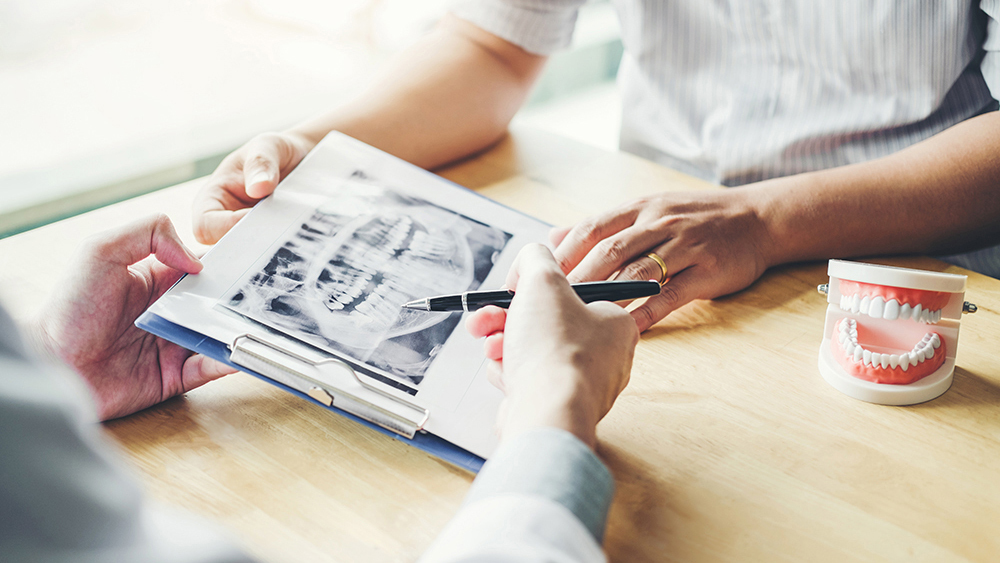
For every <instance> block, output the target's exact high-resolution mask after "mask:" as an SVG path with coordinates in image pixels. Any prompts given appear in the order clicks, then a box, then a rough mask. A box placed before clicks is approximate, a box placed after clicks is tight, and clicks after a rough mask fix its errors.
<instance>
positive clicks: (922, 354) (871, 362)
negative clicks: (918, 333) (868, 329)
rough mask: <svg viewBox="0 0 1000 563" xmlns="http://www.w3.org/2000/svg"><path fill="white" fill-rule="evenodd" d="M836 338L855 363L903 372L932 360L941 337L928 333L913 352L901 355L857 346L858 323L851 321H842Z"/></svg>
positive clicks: (939, 344)
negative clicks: (929, 359)
mask: <svg viewBox="0 0 1000 563" xmlns="http://www.w3.org/2000/svg"><path fill="white" fill-rule="evenodd" d="M838 338H839V340H840V345H841V347H842V348H843V349H844V352H845V353H846V354H847V356H848V357H849V358H852V359H853V360H854V361H855V362H861V363H863V364H865V365H868V366H872V367H881V368H883V369H887V368H888V369H892V368H895V367H899V368H901V369H902V370H903V371H906V370H908V369H909V368H910V366H915V365H917V364H920V363H922V362H923V361H924V360H926V359H928V358H933V357H934V350H936V349H938V348H940V347H941V337H940V336H938V335H937V334H934V333H932V332H928V333H927V334H925V335H924V337H923V338H922V339H921V340H920V342H918V343H917V344H916V345H915V346H914V347H913V350H910V351H909V352H903V353H902V354H880V353H878V352H871V351H869V350H865V349H864V348H863V347H861V346H860V345H859V344H858V323H857V321H855V320H853V319H844V320H842V321H841V322H840V330H839V336H838Z"/></svg>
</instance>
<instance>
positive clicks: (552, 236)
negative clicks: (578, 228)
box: [549, 227, 570, 248]
mask: <svg viewBox="0 0 1000 563" xmlns="http://www.w3.org/2000/svg"><path fill="white" fill-rule="evenodd" d="M569 231H570V227H552V228H551V229H550V230H549V244H551V245H552V248H556V247H558V246H559V245H560V244H562V241H563V239H565V238H566V235H568V234H569Z"/></svg>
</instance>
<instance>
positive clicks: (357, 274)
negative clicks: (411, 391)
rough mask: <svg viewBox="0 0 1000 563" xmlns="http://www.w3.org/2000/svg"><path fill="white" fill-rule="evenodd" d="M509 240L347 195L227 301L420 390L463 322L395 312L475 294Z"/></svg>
mask: <svg viewBox="0 0 1000 563" xmlns="http://www.w3.org/2000/svg"><path fill="white" fill-rule="evenodd" d="M509 238H510V235H509V234H508V233H505V232H503V231H501V230H499V229H496V228H494V227H491V226H488V225H485V224H483V223H480V222H478V221H475V220H472V219H470V218H468V217H465V216H463V215H460V214H457V213H454V212H451V211H448V210H446V209H443V208H441V207H438V206H436V205H433V204H431V203H429V202H427V201H424V200H420V199H418V198H413V197H408V196H403V195H401V194H398V193H396V192H394V191H392V190H389V189H386V188H380V187H376V186H371V185H360V186H354V187H348V188H345V189H343V190H342V193H338V195H337V196H336V197H334V198H332V199H331V200H330V201H328V202H327V203H325V204H324V205H323V206H321V207H319V208H317V209H316V210H315V211H314V212H313V213H312V214H311V216H310V217H309V218H308V219H307V220H306V221H305V222H303V223H302V225H301V226H300V227H299V228H298V230H297V231H295V232H294V233H292V234H291V236H290V237H289V238H288V239H287V240H286V241H284V243H283V244H281V245H280V247H279V248H278V249H277V251H275V252H274V253H273V254H272V255H271V256H269V257H268V258H267V259H266V260H262V261H260V262H259V263H258V268H257V269H256V273H255V274H253V275H252V276H251V277H249V278H248V279H247V280H246V281H245V282H244V283H243V284H242V285H241V286H240V287H239V288H238V289H237V290H235V291H232V292H231V293H230V296H229V298H228V299H227V300H225V301H224V303H225V304H226V306H228V307H229V308H231V309H233V310H235V311H237V312H239V313H240V314H243V315H245V316H247V317H250V318H252V319H254V320H256V321H258V322H262V323H264V324H266V325H269V326H271V327H273V328H278V329H281V330H283V331H284V332H286V333H288V334H290V335H291V336H293V337H296V338H299V339H301V340H304V341H306V342H309V343H311V344H314V345H318V346H320V347H322V348H324V349H327V350H330V351H332V352H335V353H338V354H342V355H346V356H348V357H349V358H351V359H354V360H357V361H359V362H362V363H364V364H366V365H368V366H370V367H373V368H375V369H376V370H378V371H379V372H384V373H386V374H389V375H392V376H396V377H403V378H406V379H407V380H409V381H410V382H412V383H419V382H420V380H421V379H422V378H423V375H424V373H425V372H426V370H427V368H428V367H429V365H430V363H431V362H432V361H433V358H434V356H435V355H436V354H437V352H438V350H439V349H440V346H441V345H443V344H444V342H445V340H447V338H448V336H449V335H450V334H451V332H452V330H454V328H455V326H456V324H457V323H458V320H459V317H460V315H455V314H451V315H446V314H428V313H425V312H419V311H411V310H406V309H402V305H403V304H404V303H406V302H407V301H411V300H413V299H419V298H422V297H428V296H432V295H441V294H445V293H457V292H462V291H467V290H470V289H475V288H477V287H479V285H480V284H481V283H482V282H483V280H484V279H485V278H486V276H487V274H489V271H490V269H491V268H492V265H493V262H494V260H495V258H496V257H497V255H499V253H500V251H501V250H502V249H503V247H504V246H505V245H506V243H507V241H508V240H509Z"/></svg>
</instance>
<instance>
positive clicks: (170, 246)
mask: <svg viewBox="0 0 1000 563" xmlns="http://www.w3.org/2000/svg"><path fill="white" fill-rule="evenodd" d="M84 252H85V253H89V254H90V255H91V257H93V258H95V259H98V260H101V261H104V262H108V263H111V264H117V265H120V266H131V265H132V264H135V263H137V262H139V261H140V260H142V259H144V258H146V257H147V256H149V255H150V254H154V255H156V259H157V260H159V261H160V262H161V263H162V264H164V265H166V266H169V267H171V268H174V269H176V270H180V271H182V272H185V273H188V274H196V273H198V272H200V271H201V268H202V265H201V261H200V260H198V258H197V257H196V256H195V255H194V253H193V252H191V251H190V250H188V248H187V247H186V246H184V243H182V242H181V239H180V237H179V236H177V231H176V230H174V225H173V223H171V222H170V218H169V217H167V216H166V215H164V214H162V213H160V214H157V215H152V216H150V217H146V218H143V219H139V220H138V221H134V222H132V223H129V224H128V225H125V227H123V228H120V229H114V230H111V231H107V232H105V233H102V234H100V235H98V236H97V238H96V239H94V240H92V241H91V243H90V244H89V247H86V248H85V250H84Z"/></svg>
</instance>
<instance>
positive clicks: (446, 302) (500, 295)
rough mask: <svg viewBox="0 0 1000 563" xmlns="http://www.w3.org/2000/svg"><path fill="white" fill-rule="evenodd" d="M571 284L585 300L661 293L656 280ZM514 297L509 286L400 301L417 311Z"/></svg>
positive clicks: (505, 302) (504, 303) (504, 302)
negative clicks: (405, 302) (407, 301)
mask: <svg viewBox="0 0 1000 563" xmlns="http://www.w3.org/2000/svg"><path fill="white" fill-rule="evenodd" d="M571 287H572V288H573V291H575V292H576V294H577V295H579V296H580V299H582V300H583V302H584V303H592V302H594V301H625V300H627V299H638V298H640V297H649V296H651V295H656V294H658V293H660V284H659V283H657V282H655V281H631V280H630V281H604V282H586V283H574V284H573V285H572V286H571ZM513 298H514V291H513V290H510V289H500V290H496V291H466V292H465V293H459V294H456V295H442V296H440V297H427V298H425V299H417V300H416V301H410V302H409V303H407V304H405V305H403V308H404V309H417V310H419V311H441V312H452V311H465V312H469V311H475V310H478V309H482V308H483V307H486V306H487V305H495V306H497V307H501V308H503V309H506V308H507V307H510V300H511V299H513Z"/></svg>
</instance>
